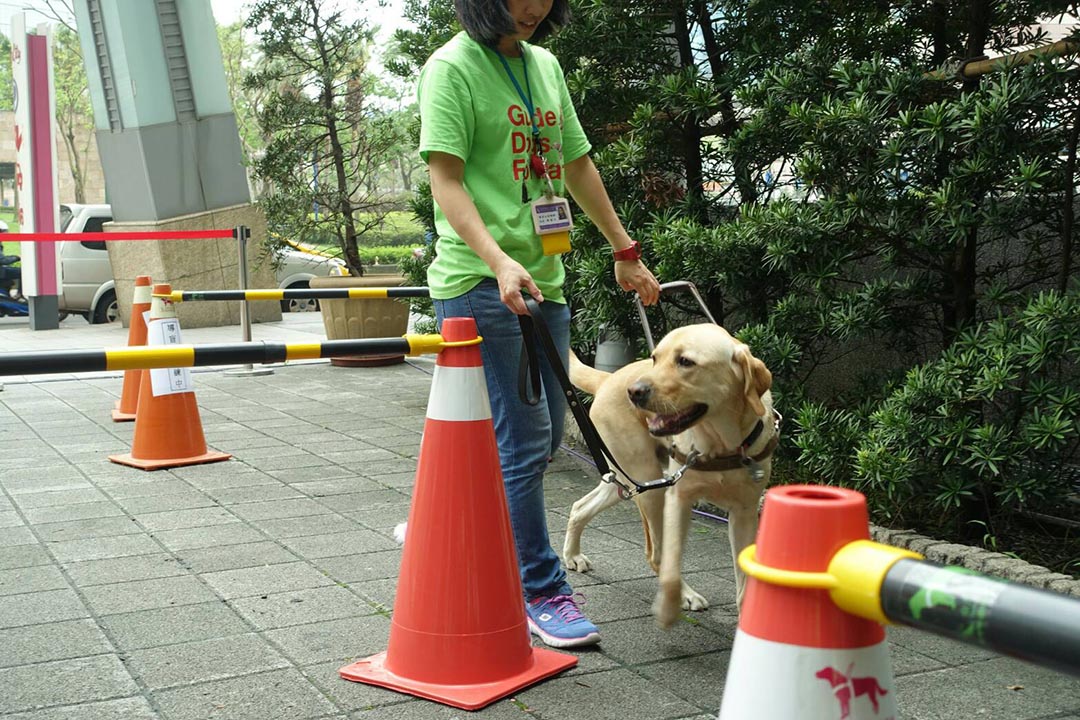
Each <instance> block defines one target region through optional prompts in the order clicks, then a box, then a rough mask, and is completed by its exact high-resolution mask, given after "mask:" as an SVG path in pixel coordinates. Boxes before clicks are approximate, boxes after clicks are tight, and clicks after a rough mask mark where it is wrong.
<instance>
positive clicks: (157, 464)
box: [109, 451, 232, 470]
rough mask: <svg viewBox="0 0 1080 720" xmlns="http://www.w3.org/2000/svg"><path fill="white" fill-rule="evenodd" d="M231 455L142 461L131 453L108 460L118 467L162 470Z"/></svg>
mask: <svg viewBox="0 0 1080 720" xmlns="http://www.w3.org/2000/svg"><path fill="white" fill-rule="evenodd" d="M231 457H232V455H230V454H228V453H223V452H216V451H209V452H204V453H203V454H202V455H193V456H191V457H185V458H159V459H152V460H144V459H142V458H137V457H132V455H131V453H124V454H123V455H110V456H109V460H111V461H112V462H114V463H118V464H120V465H130V466H131V467H134V468H139V469H140V470H163V469H165V468H171V467H183V466H185V465H202V464H204V463H212V462H221V461H222V460H228V459H229V458H231Z"/></svg>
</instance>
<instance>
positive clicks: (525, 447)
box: [435, 280, 572, 600]
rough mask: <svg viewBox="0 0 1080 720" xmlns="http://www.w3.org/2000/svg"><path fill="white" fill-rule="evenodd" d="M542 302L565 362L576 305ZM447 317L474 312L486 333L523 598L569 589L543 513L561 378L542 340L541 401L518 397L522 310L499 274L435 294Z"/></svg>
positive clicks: (438, 314)
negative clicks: (443, 296)
mask: <svg viewBox="0 0 1080 720" xmlns="http://www.w3.org/2000/svg"><path fill="white" fill-rule="evenodd" d="M540 309H541V311H542V312H543V313H544V319H545V320H546V321H547V325H548V328H549V329H550V331H551V337H552V339H553V340H554V341H555V346H556V347H558V348H559V354H560V355H561V356H562V361H563V366H564V367H565V366H566V363H567V360H568V359H569V355H570V308H569V307H567V306H566V305H561V304H559V303H554V302H544V303H540ZM448 317H471V318H473V319H475V320H476V329H477V332H478V333H479V334H480V336H481V337H482V338H483V339H484V341H483V342H482V343H481V344H480V351H481V354H482V356H483V361H484V376H485V378H486V379H487V388H488V395H489V396H490V399H491V416H492V420H493V421H494V425H495V439H496V441H497V442H498V445H499V464H500V465H501V466H502V474H503V484H504V485H505V487H506V501H507V504H508V505H509V508H510V523H511V525H512V526H513V529H514V542H515V544H516V545H517V556H518V565H519V567H520V569H521V585H522V588H523V589H524V591H525V599H526V600H531V599H533V598H535V597H538V596H541V595H548V596H550V595H568V594H570V593H571V592H572V590H571V588H570V584H569V583H567V582H566V571H565V570H563V567H562V565H561V563H560V562H559V556H558V555H556V554H555V551H554V550H553V549H552V547H551V540H550V539H549V538H548V529H547V516H546V515H545V513H544V471H545V470H546V469H547V464H548V458H550V457H551V455H552V453H554V452H555V450H556V449H558V447H559V443H560V441H561V440H562V433H563V421H564V419H565V417H566V399H565V398H564V397H563V394H562V388H561V386H560V385H559V381H558V380H557V379H556V377H555V375H554V374H553V373H552V371H551V366H550V365H549V364H548V362H547V357H546V356H545V354H544V352H543V349H542V347H541V346H539V345H537V354H538V355H539V356H540V372H541V379H542V381H543V392H542V393H541V396H540V402H538V403H537V404H536V405H528V404H526V403H524V402H522V401H521V399H520V398H519V397H518V361H519V356H520V354H521V327H520V326H519V325H518V319H517V315H515V314H514V313H512V312H510V310H509V308H507V307H506V306H505V305H503V304H502V301H500V300H499V287H498V285H497V284H496V282H495V281H494V280H484V281H482V282H481V283H480V284H479V285H477V286H476V287H474V288H473V289H472V290H470V291H468V292H467V293H465V294H464V295H460V296H458V297H456V298H453V299H451V300H436V301H435V318H436V320H437V321H438V323H439V327H440V328H441V327H442V321H443V319H444V318H448Z"/></svg>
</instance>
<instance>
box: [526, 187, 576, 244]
mask: <svg viewBox="0 0 1080 720" xmlns="http://www.w3.org/2000/svg"><path fill="white" fill-rule="evenodd" d="M532 217H533V229H534V230H536V234H537V235H539V236H540V244H541V246H543V248H544V254H545V255H560V254H562V253H565V252H570V230H571V229H573V227H574V218H573V216H572V215H571V214H570V203H569V202H568V201H567V199H566V198H561V197H558V196H554V197H550V198H549V197H542V198H540V199H539V200H536V201H534V202H533V204H532Z"/></svg>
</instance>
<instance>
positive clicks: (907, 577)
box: [739, 540, 1080, 677]
mask: <svg viewBox="0 0 1080 720" xmlns="http://www.w3.org/2000/svg"><path fill="white" fill-rule="evenodd" d="M739 566H740V567H741V568H742V569H743V570H744V571H745V572H746V574H747V575H749V576H750V577H752V578H755V579H757V580H760V581H762V582H767V583H771V584H773V585H783V586H785V587H792V588H802V589H808V590H827V591H828V592H829V597H830V598H832V601H833V602H834V603H836V605H837V607H839V608H840V609H841V610H843V611H845V612H848V613H851V614H852V615H856V616H858V617H861V618H866V619H867V620H873V621H875V622H879V623H882V624H889V623H894V624H898V625H908V626H910V627H913V628H918V629H919V630H925V631H927V632H932V633H934V634H936V635H942V636H944V637H948V638H952V639H954V640H959V641H960V642H964V643H968V644H969V645H976V646H978V647H982V648H986V649H988V650H992V651H994V652H997V653H1000V654H1002V655H1008V656H1010V657H1015V658H1020V659H1021V660H1027V661H1029V662H1032V663H1035V664H1037V665H1043V666H1045V667H1049V668H1052V669H1054V670H1058V671H1060V672H1063V673H1067V674H1070V675H1076V676H1078V677H1080V598H1075V597H1071V596H1068V595H1062V594H1060V593H1055V592H1050V591H1049V590H1039V589H1036V588H1032V587H1028V586H1026V585H1019V584H1016V583H1011V582H1008V581H1006V580H1002V579H1000V578H995V577H991V576H989V575H983V574H981V573H978V572H975V571H974V570H968V569H967V568H960V567H949V566H944V565H938V564H937V563H933V562H928V561H926V560H924V559H923V557H922V556H921V555H919V554H918V553H914V552H911V551H910V550H902V549H900V548H895V547H892V546H890V545H883V544H881V543H876V542H872V541H870V540H855V541H854V542H851V543H848V544H847V545H845V546H843V547H842V548H840V549H839V550H838V551H837V552H836V553H835V554H834V555H833V557H832V560H831V561H830V562H829V567H828V570H827V571H826V572H802V571H794V570H785V569H780V568H773V567H767V566H764V565H762V564H761V563H759V562H758V561H757V558H756V546H754V545H751V546H750V547H748V548H746V549H745V550H743V551H742V552H741V553H740V554H739Z"/></svg>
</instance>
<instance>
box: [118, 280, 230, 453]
mask: <svg viewBox="0 0 1080 720" xmlns="http://www.w3.org/2000/svg"><path fill="white" fill-rule="evenodd" d="M171 292H172V286H170V285H155V286H154V293H153V294H154V295H168V294H169V293H171ZM179 342H180V323H179V322H178V321H177V319H176V309H175V308H174V307H173V303H172V301H171V300H169V299H168V298H162V297H154V298H153V300H152V302H151V305H150V324H149V325H148V326H147V344H148V345H165V344H178V343H179ZM155 376H156V381H155ZM186 380H187V378H186V377H185V376H184V374H183V373H182V372H176V371H174V370H164V369H163V370H147V371H146V372H144V373H143V376H142V379H141V380H140V384H139V406H138V410H137V411H136V413H135V436H134V438H133V439H132V443H131V452H130V453H125V454H123V455H110V456H109V459H110V460H112V461H113V462H114V463H120V464H121V465H131V466H132V467H137V468H141V469H143V470H160V469H162V468H168V467H179V466H181V465H198V464H200V463H209V462H217V461H219V460H228V459H229V458H230V457H232V455H228V454H226V453H221V452H216V451H211V450H207V447H206V439H205V438H204V437H203V430H202V420H201V419H200V418H199V406H198V405H197V404H196V402H195V392H194V391H193V390H191V389H190V386H189V385H188V384H187V382H186ZM174 383H175V384H174ZM155 386H156V387H155Z"/></svg>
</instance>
